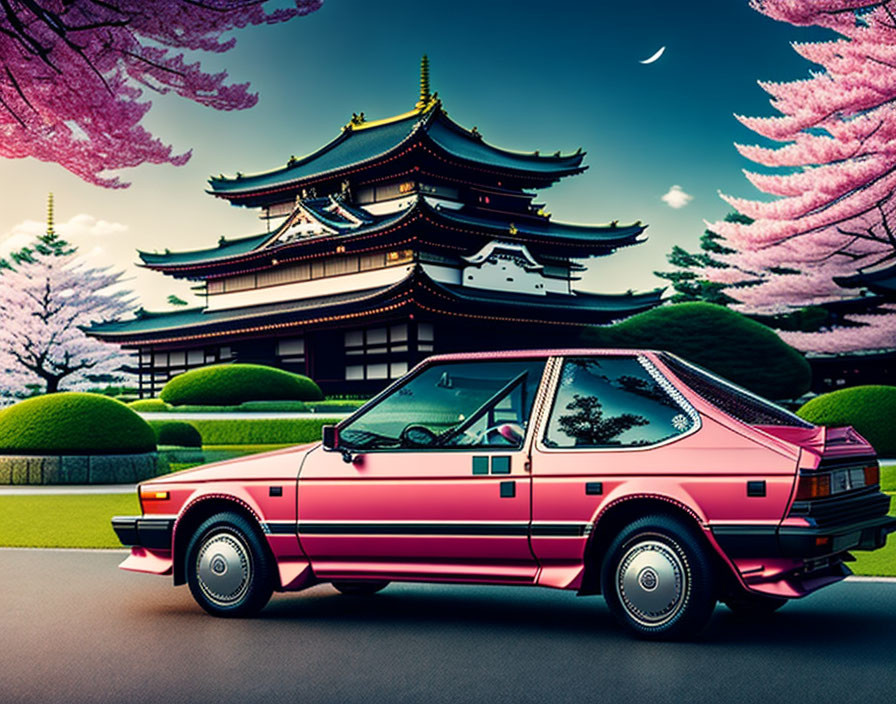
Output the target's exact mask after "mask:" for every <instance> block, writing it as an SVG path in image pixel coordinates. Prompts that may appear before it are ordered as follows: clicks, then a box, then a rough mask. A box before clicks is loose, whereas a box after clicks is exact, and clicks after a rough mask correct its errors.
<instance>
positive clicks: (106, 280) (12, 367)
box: [0, 249, 133, 397]
mask: <svg viewBox="0 0 896 704" xmlns="http://www.w3.org/2000/svg"><path fill="white" fill-rule="evenodd" d="M121 278H122V274H121V273H114V272H110V271H109V270H107V269H95V268H88V267H85V266H83V265H82V264H81V263H80V262H79V260H78V257H77V254H75V253H73V252H69V253H67V254H61V255H57V254H54V253H53V252H48V253H42V252H40V251H39V250H38V249H35V250H34V251H33V252H32V254H31V256H30V258H29V260H23V261H21V262H18V263H17V264H16V266H15V269H12V270H6V271H4V272H3V274H2V276H0V373H2V375H3V376H2V379H3V381H2V384H0V385H2V387H3V389H2V394H3V395H5V396H7V397H9V396H21V395H24V394H25V393H27V391H28V390H29V389H30V390H34V389H36V388H39V389H42V390H45V391H46V392H47V393H53V392H55V391H59V390H61V389H69V390H72V389H84V388H90V387H93V386H96V385H97V379H98V378H102V379H103V380H104V381H109V380H124V379H125V378H126V374H125V373H124V372H122V371H121V368H122V366H123V365H125V364H126V363H127V361H128V355H127V354H124V353H122V352H121V350H119V349H118V347H117V346H115V345H109V344H106V343H103V342H100V341H99V340H95V339H93V338H91V337H88V336H87V335H86V334H85V333H84V331H83V328H84V327H86V326H89V325H91V324H92V323H96V322H102V321H107V320H111V319H114V318H118V317H121V316H123V315H125V314H126V313H127V312H129V311H130V310H131V309H132V308H133V305H132V304H133V301H132V300H131V299H130V298H129V294H127V293H125V292H122V291H120V290H114V289H113V287H117V285H118V284H119V283H120V282H121Z"/></svg>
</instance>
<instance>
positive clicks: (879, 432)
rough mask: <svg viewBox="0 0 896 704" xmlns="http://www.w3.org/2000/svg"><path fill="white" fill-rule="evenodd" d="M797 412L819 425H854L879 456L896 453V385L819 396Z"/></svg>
mask: <svg viewBox="0 0 896 704" xmlns="http://www.w3.org/2000/svg"><path fill="white" fill-rule="evenodd" d="M797 415H799V416H800V417H801V418H805V419H806V420H807V421H809V422H810V423H815V424H817V425H827V426H839V425H851V426H852V427H853V428H855V429H856V430H857V431H858V432H859V433H860V434H861V435H862V437H864V438H865V439H866V440H867V441H868V442H870V443H871V444H872V445H874V449H875V450H877V453H878V454H879V455H882V456H884V457H894V456H896V433H894V424H896V386H854V387H852V388H850V389H840V390H838V391H831V392H830V393H827V394H822V395H821V396H816V397H815V398H813V399H812V400H811V401H809V402H807V403H806V404H805V405H803V407H802V408H800V410H798V411H797Z"/></svg>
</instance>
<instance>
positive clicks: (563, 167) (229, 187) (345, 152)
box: [209, 102, 584, 197]
mask: <svg viewBox="0 0 896 704" xmlns="http://www.w3.org/2000/svg"><path fill="white" fill-rule="evenodd" d="M418 132H419V133H420V135H425V136H426V137H427V138H428V141H429V142H430V143H431V144H432V145H434V146H435V147H437V148H438V149H440V150H442V151H443V152H445V153H446V154H447V155H449V156H452V157H455V158H457V159H461V160H463V161H467V162H473V163H476V164H480V165H483V166H486V167H488V168H490V169H498V170H508V171H513V172H521V173H525V174H531V175H533V176H536V177H538V178H539V179H540V180H543V179H544V178H549V179H556V178H560V177H562V176H565V175H568V174H572V173H577V172H579V171H581V170H582V169H583V168H584V167H582V166H581V162H582V158H583V157H584V153H582V152H581V151H579V152H576V153H575V154H567V155H563V156H561V155H560V154H559V152H558V153H557V154H555V155H553V156H542V155H539V154H538V152H531V153H526V152H514V151H510V150H507V149H501V148H500V147H496V146H493V145H491V144H488V143H487V142H485V141H484V140H483V139H482V137H481V136H480V135H479V134H478V133H476V132H474V131H471V130H466V129H464V128H463V127H461V126H460V125H458V124H457V123H455V122H453V121H452V120H451V119H449V118H448V116H447V115H446V114H445V112H444V111H443V110H442V109H441V106H440V105H439V103H438V102H435V103H433V104H432V105H431V106H429V107H428V108H426V109H425V110H418V111H411V112H410V113H406V114H405V115H400V116H398V117H396V118H392V119H387V120H380V121H378V122H376V123H371V124H370V126H366V125H365V124H364V123H360V124H357V125H354V124H349V125H347V126H346V127H345V128H344V129H343V132H342V133H341V134H340V135H339V136H338V137H336V139H334V140H332V141H331V142H329V143H327V144H326V145H324V146H323V147H321V148H320V149H318V150H317V151H315V152H312V153H311V154H309V155H307V156H304V157H302V158H301V159H295V160H290V162H288V163H287V164H286V165H285V166H282V167H279V168H276V169H273V170H271V171H266V172H263V173H259V174H250V175H238V176H237V177H235V178H230V177H224V176H219V177H212V178H210V179H209V184H210V186H211V189H210V192H211V193H212V194H214V195H218V196H222V197H229V196H237V195H241V194H251V193H254V192H257V191H265V190H270V189H277V188H281V187H287V186H289V187H293V188H299V187H300V186H301V185H302V183H304V182H311V181H314V180H318V179H319V178H321V177H325V176H333V177H335V176H337V175H338V174H339V173H340V172H342V171H346V170H348V169H352V168H356V167H358V166H362V165H365V164H373V163H374V162H376V161H377V160H379V159H382V158H383V157H386V156H387V155H389V154H391V153H392V152H395V151H397V150H398V149H399V148H400V147H401V146H403V145H406V144H408V143H410V142H411V141H412V139H413V136H414V135H416V134H417V133H418Z"/></svg>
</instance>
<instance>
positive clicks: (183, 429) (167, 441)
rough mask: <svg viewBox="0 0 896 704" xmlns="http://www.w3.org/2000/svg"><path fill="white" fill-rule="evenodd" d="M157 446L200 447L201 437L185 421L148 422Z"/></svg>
mask: <svg viewBox="0 0 896 704" xmlns="http://www.w3.org/2000/svg"><path fill="white" fill-rule="evenodd" d="M149 425H150V427H152V429H153V431H154V432H155V434H156V442H157V443H158V444H159V445H175V446H178V447H202V436H201V435H200V434H199V431H198V430H196V428H195V427H193V425H191V424H190V423H188V422H187V421H185V420H154V421H149Z"/></svg>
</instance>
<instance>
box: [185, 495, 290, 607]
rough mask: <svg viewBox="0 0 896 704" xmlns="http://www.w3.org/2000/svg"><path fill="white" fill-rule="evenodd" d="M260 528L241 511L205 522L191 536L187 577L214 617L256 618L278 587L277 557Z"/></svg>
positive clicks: (216, 515) (195, 594)
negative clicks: (273, 557) (274, 562)
mask: <svg viewBox="0 0 896 704" xmlns="http://www.w3.org/2000/svg"><path fill="white" fill-rule="evenodd" d="M261 540H262V539H261V538H260V537H259V536H258V533H257V531H256V530H255V527H254V526H253V525H252V524H251V523H250V522H249V521H248V520H246V519H245V518H244V517H243V516H241V515H239V514H237V513H231V512H222V513H218V514H215V515H214V516H212V517H210V518H208V519H207V520H205V521H204V522H203V523H202V524H201V525H200V526H199V528H198V529H197V530H196V532H195V533H194V534H193V536H192V538H190V542H189V545H188V546H187V553H186V558H185V559H186V564H185V567H186V570H185V572H186V575H187V583H188V584H189V585H190V592H191V593H192V594H193V598H194V599H196V602H197V603H198V604H199V605H200V606H201V607H202V608H203V609H205V610H206V611H208V612H209V613H210V614H212V615H213V616H232V617H235V616H252V615H254V614H256V613H258V612H259V611H261V609H263V608H264V606H265V605H266V604H267V603H268V601H269V600H270V598H271V594H272V593H273V590H274V578H273V577H274V573H273V565H272V564H271V559H270V558H269V557H268V554H267V551H266V550H265V547H264V545H263V544H262V542H261Z"/></svg>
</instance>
